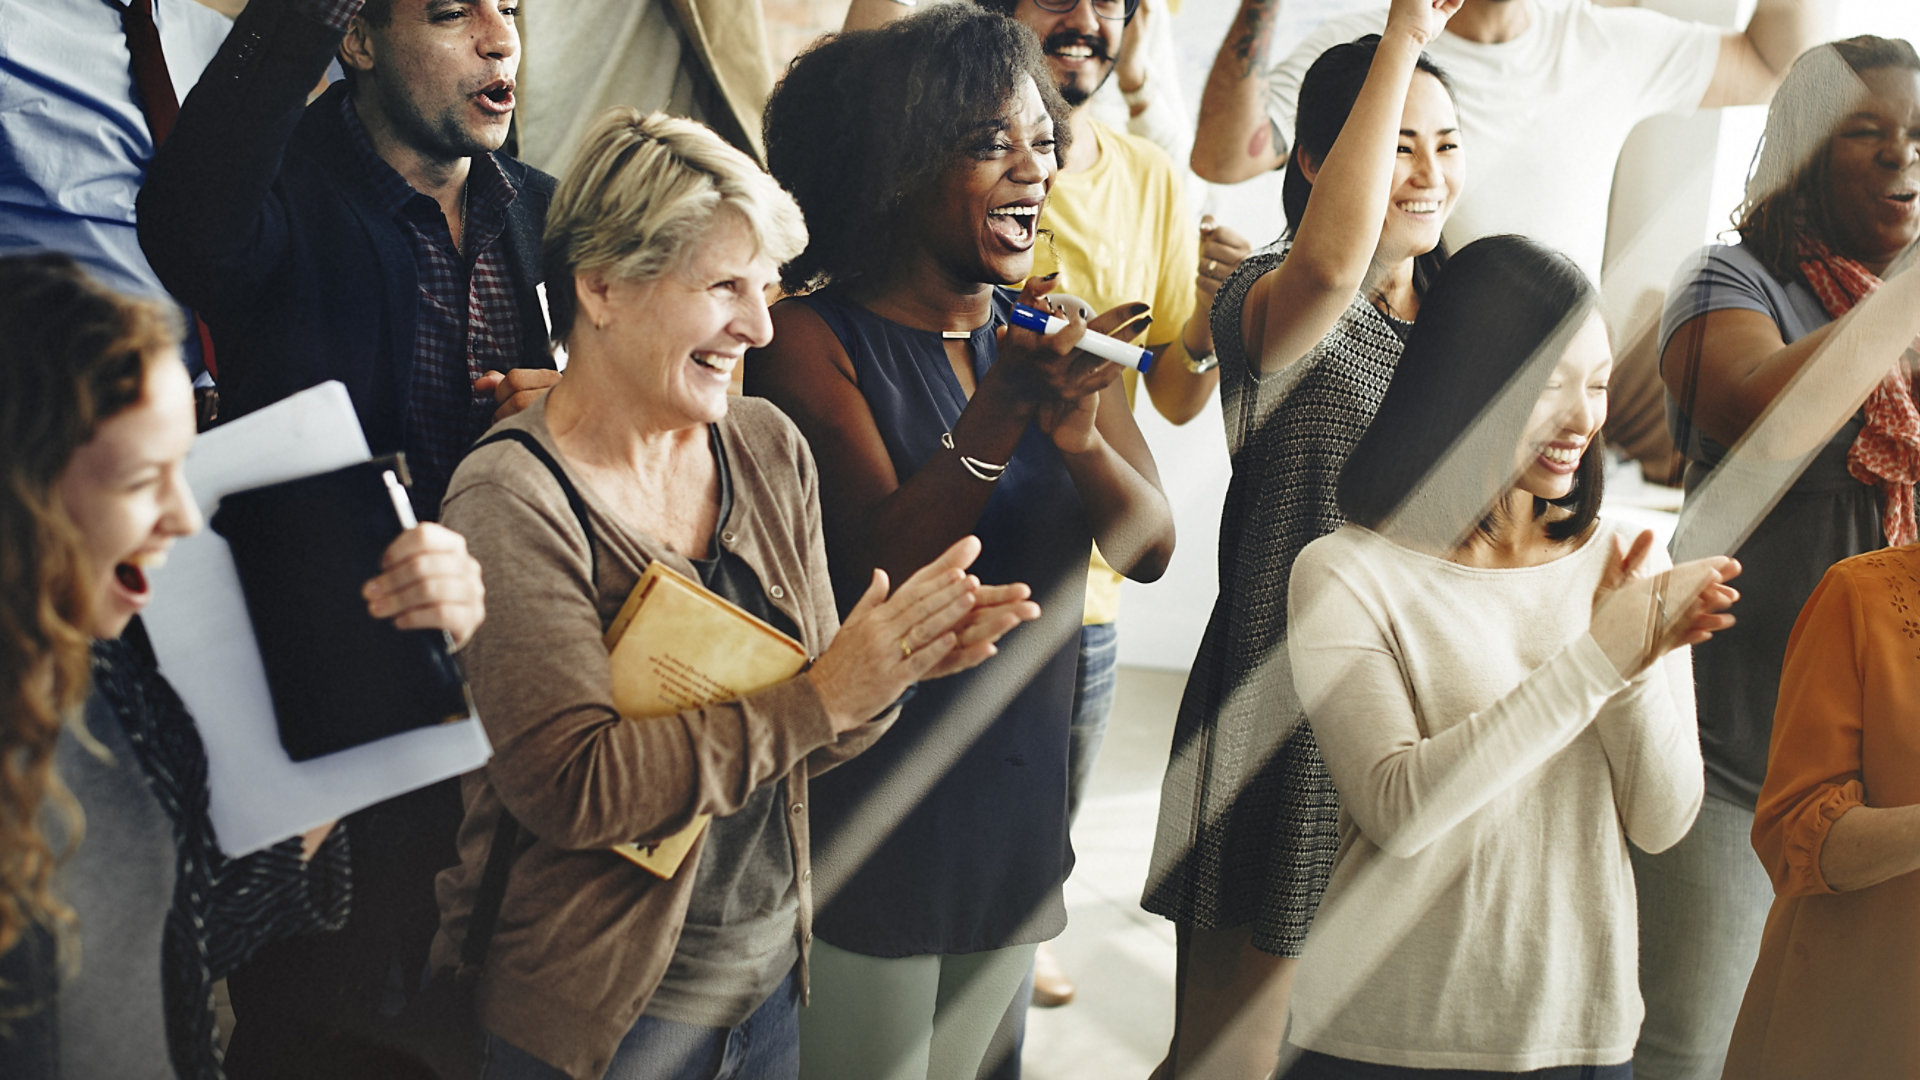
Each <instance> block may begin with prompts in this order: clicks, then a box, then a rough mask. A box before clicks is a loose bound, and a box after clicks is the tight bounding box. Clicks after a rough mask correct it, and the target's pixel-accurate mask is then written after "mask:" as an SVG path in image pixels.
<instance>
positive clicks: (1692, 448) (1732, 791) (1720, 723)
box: [1660, 245, 1892, 809]
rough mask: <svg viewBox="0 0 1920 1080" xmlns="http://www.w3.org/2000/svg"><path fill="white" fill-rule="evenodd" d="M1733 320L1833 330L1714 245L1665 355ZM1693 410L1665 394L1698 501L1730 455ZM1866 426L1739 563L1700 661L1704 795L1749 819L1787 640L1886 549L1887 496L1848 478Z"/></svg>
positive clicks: (1696, 269)
mask: <svg viewBox="0 0 1920 1080" xmlns="http://www.w3.org/2000/svg"><path fill="white" fill-rule="evenodd" d="M1729 309H1743V310H1747V311H1757V312H1759V313H1761V314H1762V315H1765V316H1767V317H1768V318H1769V319H1772V320H1773V323H1774V325H1775V326H1777V327H1779V328H1780V337H1781V340H1783V341H1785V342H1787V343H1788V344H1791V343H1793V342H1795V341H1797V340H1799V339H1800V338H1802V337H1805V336H1806V335H1808V334H1810V333H1812V332H1813V331H1815V330H1818V329H1819V328H1820V327H1822V326H1825V325H1826V324H1827V323H1829V322H1831V321H1832V319H1831V318H1829V317H1828V315H1827V312H1826V309H1825V308H1824V307H1823V306H1821V303H1820V300H1819V298H1818V297H1816V296H1814V294H1813V291H1812V290H1811V289H1809V288H1808V287H1807V285H1806V282H1804V281H1802V280H1801V279H1800V277H1799V276H1798V275H1795V276H1794V278H1793V280H1791V281H1788V282H1782V281H1780V280H1778V279H1777V278H1775V277H1774V276H1773V274H1772V273H1771V272H1769V271H1768V270H1767V268H1766V267H1765V266H1763V265H1761V263H1760V260H1759V259H1757V258H1755V257H1754V256H1753V255H1752V254H1751V253H1749V252H1748V251H1746V250H1745V249H1743V248H1741V247H1738V246H1732V247H1729V246H1723V245H1716V246H1713V247H1709V248H1707V249H1706V250H1705V251H1703V252H1702V253H1701V255H1700V257H1699V258H1698V259H1694V260H1690V261H1689V262H1688V263H1687V264H1686V265H1685V266H1683V267H1681V270H1680V273H1679V275H1678V276H1676V277H1675V279H1674V282H1673V287H1672V288H1671V289H1669V290H1668V292H1667V306H1666V311H1665V312H1664V314H1663V315H1662V317H1661V320H1660V347H1661V350H1662V352H1663V353H1664V352H1665V350H1666V346H1667V342H1668V341H1669V339H1671V338H1672V337H1673V335H1674V333H1675V332H1676V331H1678V330H1679V329H1680V327H1681V326H1682V325H1683V324H1685V323H1686V322H1688V321H1689V320H1691V319H1694V318H1696V317H1698V316H1700V315H1704V314H1706V313H1708V312H1711V311H1724V310H1729ZM1888 363H1889V366H1891V364H1892V360H1891V359H1889V361H1888ZM1676 364H1678V365H1681V366H1680V367H1676V366H1675V365H1676ZM1684 364H1685V358H1684V357H1680V358H1674V359H1672V360H1669V361H1668V362H1667V372H1666V376H1667V385H1668V386H1669V387H1674V386H1679V387H1683V388H1684V387H1685V386H1687V385H1689V380H1688V379H1687V378H1686V372H1685V370H1684ZM1687 405H1688V403H1687V402H1686V401H1683V400H1679V399H1678V398H1676V397H1675V395H1674V394H1673V393H1672V392H1671V391H1669V393H1668V395H1667V422H1668V426H1669V427H1670V428H1671V430H1672V432H1673V440H1674V444H1675V445H1677V446H1678V447H1680V449H1681V452H1682V453H1684V454H1685V455H1686V456H1687V471H1686V479H1685V486H1686V490H1687V492H1688V493H1689V494H1691V493H1692V492H1693V491H1695V490H1697V489H1698V488H1699V487H1700V485H1701V484H1702V483H1704V482H1705V481H1706V479H1707V477H1709V476H1710V475H1712V473H1713V468H1714V466H1715V465H1717V464H1718V463H1719V462H1720V460H1721V459H1722V458H1723V457H1725V456H1726V453H1727V448H1726V447H1724V446H1721V445H1720V444H1719V443H1717V442H1715V441H1714V440H1712V439H1711V438H1708V437H1707V435H1706V434H1705V433H1704V432H1702V431H1700V430H1699V429H1698V428H1695V427H1694V426H1693V424H1692V422H1691V420H1690V419H1689V415H1688V413H1689V410H1688V408H1687ZM1861 422H1862V421H1861V417H1860V416H1859V415H1858V414H1856V415H1855V416H1854V417H1853V418H1851V419H1850V420H1848V421H1847V422H1846V423H1845V424H1844V425H1842V426H1841V428H1840V430H1839V431H1837V432H1835V433H1834V435H1833V437H1832V438H1831V439H1829V440H1828V441H1827V444H1826V446H1825V447H1823V448H1822V449H1821V450H1820V452H1819V453H1818V454H1816V455H1814V457H1813V459H1812V460H1811V462H1810V463H1809V464H1808V465H1807V468H1806V470H1805V471H1804V472H1802V473H1801V474H1800V477H1799V478H1798V479H1797V480H1795V481H1794V482H1793V484H1792V486H1790V487H1789V488H1788V489H1787V491H1786V494H1785V495H1784V496H1782V497H1781V499H1780V502H1779V503H1778V504H1777V505H1776V506H1774V508H1773V509H1772V510H1771V511H1769V512H1768V513H1767V515H1766V517H1765V518H1763V519H1761V521H1760V522H1759V524H1758V525H1756V526H1755V527H1754V530H1753V534H1752V536H1750V537H1749V538H1748V539H1747V541H1746V543H1744V544H1742V545H1741V547H1740V550H1739V551H1737V552H1734V553H1733V554H1734V555H1735V556H1736V557H1738V558H1739V560H1740V563H1741V565H1742V566H1743V567H1744V569H1743V571H1742V573H1741V575H1740V580H1739V582H1738V583H1737V584H1738V585H1739V588H1740V602H1739V603H1738V604H1737V605H1735V606H1734V609H1733V613H1734V615H1735V617H1736V618H1737V619H1738V621H1737V622H1736V623H1735V624H1734V626H1733V628H1732V629H1730V630H1726V631H1722V632H1721V633H1718V634H1715V635H1714V637H1713V640H1712V641H1709V642H1707V643H1706V644H1705V645H1700V646H1697V647H1695V649H1694V651H1693V670H1694V680H1695V683H1696V686H1697V692H1698V695H1699V716H1700V749H1701V752H1702V754H1703V756H1704V757H1705V758H1706V765H1707V794H1709V795H1712V796H1715V797H1716V798H1720V799H1723V800H1725V801H1727V802H1731V803H1734V804H1736V805H1739V806H1743V807H1747V808H1749V809H1751V808H1752V807H1753V805H1754V804H1755V802H1757V801H1758V800H1759V797H1760V782H1761V781H1762V780H1764V779H1765V778H1766V775H1767V744H1768V742H1769V741H1770V740H1771V738H1772V735H1773V707H1774V701H1775V698H1776V697H1777V696H1778V693H1779V684H1780V665H1781V662H1782V661H1783V660H1784V659H1785V657H1786V652H1787V636H1788V634H1789V633H1791V632H1792V630H1793V623H1794V620H1795V619H1797V618H1799V616H1800V608H1801V607H1802V606H1803V605H1804V604H1805V603H1806V602H1807V597H1809V596H1811V595H1813V590H1814V586H1816V585H1818V584H1819V583H1820V578H1821V577H1822V576H1823V575H1825V574H1826V572H1827V568H1828V567H1829V566H1832V565H1833V564H1834V563H1836V562H1839V561H1840V560H1841V559H1845V558H1850V557H1852V556H1854V555H1858V554H1860V553H1862V552H1865V551H1872V550H1874V549H1876V548H1881V547H1885V546H1886V536H1885V533H1884V532H1883V531H1882V530H1881V526H1880V495H1879V492H1878V491H1876V490H1875V489H1874V488H1872V487H1869V486H1868V485H1866V484H1863V483H1861V482H1860V481H1858V480H1855V479H1854V478H1853V476H1852V475H1851V474H1850V473H1848V472H1847V450H1848V449H1849V448H1850V447H1851V446H1852V445H1853V440H1854V437H1855V436H1856V435H1858V434H1859V432H1860V425H1861Z"/></svg>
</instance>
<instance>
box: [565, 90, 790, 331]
mask: <svg viewBox="0 0 1920 1080" xmlns="http://www.w3.org/2000/svg"><path fill="white" fill-rule="evenodd" d="M723 210H724V211H731V212H733V213H735V214H737V215H739V218H740V220H741V221H742V222H744V223H745V224H746V226H747V229H748V231H749V232H751V233H752V234H753V241H754V244H755V246H756V247H757V248H758V250H759V252H760V253H761V254H763V255H766V256H768V257H769V258H771V259H773V261H774V262H775V263H780V264H784V263H786V262H787V261H788V260H790V259H792V258H793V257H794V256H796V255H798V254H800V252H801V251H802V250H804V249H805V248H806V246H807V226H806V222H805V220H804V219H803V218H802V217H801V215H800V207H799V206H798V205H797V204H796V203H795V202H794V201H793V196H791V195H788V194H787V193H786V191H785V190H783V189H782V188H781V187H780V185H779V184H777V183H775V182H774V180H773V178H772V177H770V176H768V175H767V174H766V173H765V172H764V171H762V170H761V168H760V166H759V165H757V164H755V162H754V160H753V159H752V158H750V157H748V156H747V155H745V154H743V153H741V152H740V151H739V150H736V149H734V148H733V147H732V146H729V145H728V144H727V143H726V142H725V141H724V140H722V139H721V138H720V136H718V135H715V134H714V133H713V131H712V130H711V129H709V128H708V127H706V126H705V125H704V124H699V123H696V122H694V121H692V120H686V119H683V118H680V117H676V116H668V115H667V114H665V113H658V112H656V113H645V114H643V113H641V112H640V110H638V109H636V108H633V107H632V106H630V105H618V106H615V107H613V108H611V109H608V110H607V111H606V112H604V113H602V114H601V115H600V118H599V119H598V120H596V121H594V124H593V127H592V128H590V129H589V130H588V131H587V135H586V138H585V139H584V140H582V142H581V144H580V149H579V150H578V151H576V152H575V154H574V156H573V164H572V165H571V166H570V167H569V168H568V169H567V175H566V178H565V179H563V180H562V181H560V187H559V189H558V190H557V191H555V192H554V195H553V204H552V206H550V207H549V208H548V210H547V231H546V236H545V237H544V239H543V240H542V242H541V261H542V264H543V269H544V271H545V274H546V280H547V301H548V304H549V306H550V308H551V316H552V319H553V340H554V341H556V342H564V341H566V340H567V337H568V335H569V334H571V333H572V332H573V320H574V313H575V311H576V310H577V307H578V304H577V301H576V299H575V297H574V291H573V276H574V274H576V273H578V272H581V271H594V270H598V271H601V272H603V273H605V274H607V275H608V276H609V277H614V278H619V279H622V280H627V281H649V280H652V279H654V278H657V277H660V276H661V275H663V274H665V273H667V272H668V271H670V270H672V269H674V268H675V267H678V266H679V265H680V264H681V262H682V260H684V259H685V257H686V254H687V251H688V249H689V248H691V247H692V246H693V245H694V244H695V243H696V242H698V241H699V240H700V238H701V237H703V236H705V235H706V233H707V230H708V229H710V228H712V226H713V224H714V221H715V219H716V217H717V215H718V214H720V213H721V212H722V211H723Z"/></svg>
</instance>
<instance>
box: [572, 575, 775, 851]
mask: <svg viewBox="0 0 1920 1080" xmlns="http://www.w3.org/2000/svg"><path fill="white" fill-rule="evenodd" d="M604 640H605V642H606V645H607V651H608V654H609V656H608V658H609V659H610V660H611V661H612V663H613V704H614V707H615V708H617V709H619V710H620V715H622V716H624V717H626V718H628V719H629V720H633V721H635V722H639V723H644V722H645V721H647V720H648V719H651V718H656V717H662V716H673V715H676V714H678V713H680V712H683V711H685V710H687V709H693V708H698V707H699V706H701V705H711V704H713V703H714V702H716V701H732V700H733V699H735V698H738V697H741V696H743V695H746V694H751V693H753V692H754V691H755V690H764V689H766V688H767V687H769V686H773V685H775V684H777V683H782V682H785V681H787V680H788V679H791V678H793V677H794V676H795V675H798V674H799V673H800V671H801V669H803V668H805V667H806V666H807V650H806V648H805V647H803V646H802V645H801V644H800V643H799V642H797V641H795V640H793V639H792V638H790V637H788V636H787V635H785V634H783V633H781V632H780V631H778V630H776V629H774V628H773V627H771V626H769V625H767V624H766V623H765V622H763V621H761V620H760V619H757V618H755V617H754V616H753V615H751V614H749V613H748V612H746V611H744V610H742V609H741V608H740V607H738V606H736V605H734V604H732V603H729V602H728V601H727V600H726V599H725V598H724V597H722V596H720V595H719V594H718V593H715V592H713V591H711V590H709V589H707V588H706V587H704V586H702V585H701V584H700V583H699V582H697V581H694V580H692V579H690V578H688V577H686V576H685V575H683V574H679V573H676V572H674V571H673V570H672V569H670V568H668V567H667V566H666V565H665V564H664V563H662V562H660V561H659V560H658V559H655V560H654V561H653V563H652V564H650V565H649V566H648V567H647V571H646V573H644V574H642V575H640V580H639V581H638V582H637V583H635V585H634V586H633V591H632V592H631V593H628V594H627V602H626V603H625V604H623V605H621V607H620V614H618V615H616V616H614V620H613V625H611V626H609V627H608V628H607V633H606V637H605V639H604ZM709 820H710V816H709V815H707V814H701V815H699V816H698V817H696V818H694V819H693V821H692V822H690V823H689V824H688V825H687V827H686V828H684V829H682V830H680V831H679V832H677V833H675V834H673V835H672V836H669V837H667V838H666V839H664V840H661V841H660V842H659V843H657V844H651V845H648V846H646V847H641V846H640V845H638V844H618V845H615V847H614V849H613V850H614V851H615V852H617V853H619V854H620V855H622V856H625V857H626V858H628V859H631V860H633V861H634V862H636V863H638V864H640V865H641V866H643V867H645V868H646V869H647V870H649V871H651V872H653V873H654V874H657V875H658V876H660V877H662V878H671V877H673V875H674V874H675V873H676V872H677V871H678V870H679V869H680V864H681V863H682V862H684V861H685V860H686V857H687V852H688V851H689V850H691V849H692V847H693V842H694V841H695V840H697V839H699V838H700V833H701V831H702V830H704V829H705V828H706V827H707V822H708V821H709Z"/></svg>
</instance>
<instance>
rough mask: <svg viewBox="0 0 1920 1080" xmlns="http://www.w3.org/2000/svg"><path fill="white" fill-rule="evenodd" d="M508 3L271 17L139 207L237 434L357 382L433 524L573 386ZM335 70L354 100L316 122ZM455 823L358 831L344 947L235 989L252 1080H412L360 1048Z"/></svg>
mask: <svg viewBox="0 0 1920 1080" xmlns="http://www.w3.org/2000/svg"><path fill="white" fill-rule="evenodd" d="M512 3H513V0H253V2H252V3H250V4H248V6H247V8H246V10H245V11H244V12H243V13H242V14H241V16H240V18H239V19H238V20H237V21H236V23H235V24H234V28H233V31H232V33H231V34H230V35H229V36H228V38H227V40H226V42H225V44H224V45H223V46H222V47H221V49H220V52H219V54H218V55H217V56H216V57H215V58H214V60H213V62H212V63H211V64H209V65H208V67H207V69H206V72H205V74H204V75H203V76H202V78H201V81H200V83H199V84H198V85H196V87H195V88H194V90H193V92H192V93H191V94H190V95H189V96H188V98H187V100H186V101H185V102H184V103H183V105H182V107H181V111H180V116H179V120H178V123H177V125H176V126H175V128H174V131H173V134H172V136H171V137H170V138H169V139H168V140H167V142H166V145H165V146H164V147H163V149H162V150H161V152H160V153H159V154H158V155H157V156H156V158H155V160H154V162H153V165H152V168H151V170H150V171H149V174H148V177H147V182H146V185H145V187H144V188H143V190H142V192H141V195H140V199H139V207H138V208H139V232H140V241H141V246H142V248H143V249H144V250H145V252H146V254H147V257H148V260H149V261H150V262H151V263H152V265H153V267H154V269H155V270H156V271H157V272H158V274H159V276H160V280H161V281H162V282H163V283H164V284H165V285H166V286H167V288H168V289H169V291H171V292H173V293H174V294H175V295H176V296H179V297H181V298H182V299H183V300H185V301H186V302H187V303H190V304H191V305H192V306H193V307H194V308H195V309H197V310H198V311H199V312H201V314H202V315H203V316H204V318H205V319H206V322H207V325H208V327H209V329H210V330H211V332H212V335H213V339H214V345H215V348H216V351H217V354H218V356H219V357H220V391H221V408H222V412H223V413H225V414H226V415H229V416H232V415H239V414H243V413H246V412H249V411H251V410H254V409H258V408H261V407H262V406H265V405H268V404H271V403H272V402H274V401H278V400H280V399H281V398H284V397H286V396H287V395H289V394H292V393H294V392H296V391H298V390H301V389H304V388H306V387H308V386H312V385H314V384H316V383H319V382H323V381H325V380H328V379H337V380H339V381H341V382H342V383H344V384H346V387H347V390H348V392H349V394H350V395H351V396H352V398H353V404H354V409H355V411H356V412H357V413H358V414H359V417H360V423H361V426H362V427H363V428H364V429H365V431H366V435H367V441H368V443H369V444H370V445H371V447H372V449H373V451H374V452H375V453H376V454H380V453H389V452H392V451H396V450H404V451H406V453H407V457H408V460H409V463H410V465H411V469H412V473H413V479H414V490H413V497H414V501H415V503H416V505H417V506H418V508H419V512H420V516H421V517H422V518H431V517H436V516H437V515H438V510H439V503H440V498H441V495H442V493H443V492H444V491H445V490H446V484H447V480H448V479H449V478H450V477H451V476H452V473H453V470H454V467H455V466H456V465H457V464H458V463H459V460H460V457H461V456H462V455H463V454H464V453H465V452H466V448H467V446H468V445H469V444H470V443H471V442H472V441H473V439H474V438H475V437H476V436H478V435H479V434H480V433H481V432H483V431H484V430H485V429H486V427H487V425H488V424H489V423H490V422H491V421H492V420H493V419H494V417H495V415H496V412H498V414H500V415H504V414H505V413H508V412H512V411H515V410H517V409H518V408H520V407H522V406H524V405H525V404H527V403H528V402H529V401H530V400H531V399H532V397H533V396H534V395H536V394H538V393H540V392H543V391H544V390H545V388H546V387H547V386H549V385H551V384H552V383H553V381H554V380H555V379H557V378H558V377H559V376H558V373H557V372H556V371H554V370H553V368H554V363H553V359H552V355H551V351H550V349H549V346H548V340H547V327H546V322H545V316H544V314H543V312H542V306H541V303H540V300H539V297H538V295H537V294H536V291H535V289H536V286H537V285H538V284H539V282H540V280H541V272H540V234H541V230H542V228H543V226H544V224H545V219H546V209H547V203H548V200H549V199H550V197H551V195H552V192H553V186H554V181H553V178H552V177H550V176H547V175H545V174H543V173H540V172H539V171H537V170H535V169H532V168H529V167H527V166H525V165H522V164H521V163H519V162H518V161H515V160H514V159H513V158H511V157H509V156H507V155H505V154H503V153H500V152H498V151H499V148H500V146H501V145H502V144H503V143H504V142H505V140H506V138H507V132H508V126H509V122H510V120H511V117H512V114H513V107H514V76H515V74H516V73H517V71H518V68H519V62H520V41H519V33H518V30H517V29H516V27H515V24H514V19H515V10H514V8H513V6H512ZM336 56H337V57H338V58H339V60H340V63H341V66H342V68H343V69H344V70H345V71H346V72H347V79H346V80H345V81H344V82H342V83H336V84H334V85H333V86H332V87H331V88H329V89H328V90H327V91H326V92H325V93H323V94H321V95H320V96H319V98H318V99H317V100H315V101H313V103H312V104H311V105H309V104H308V103H307V98H308V94H309V92H310V91H311V89H312V88H313V86H314V85H315V83H316V82H317V81H319V79H320V78H321V77H322V74H323V72H324V71H325V69H326V68H327V65H328V63H329V61H330V60H332V59H333V58H335V57H336ZM459 820H460V806H459V796H458V790H457V788H454V787H452V786H451V784H446V785H438V786H436V787H434V788H428V789H425V790H423V791H419V792H415V793H413V794H412V795H408V796H403V797H402V798H400V799H396V800H393V801H391V802H388V803H384V804H381V805H379V806H375V807H371V808H369V809H367V810H364V811H361V812H359V813H357V814H354V815H352V816H351V817H350V818H348V820H347V828H348V837H349V840H350V848H351V852H352V880H353V900H352V904H353V911H352V915H351V918H350V920H349V922H348V925H347V927H346V929H345V930H343V931H341V932H340V933H338V934H326V935H320V936H316V937H312V938H305V939H295V940H290V941H286V942H282V943H280V944H279V945H277V946H275V947H273V948H271V949H269V950H267V951H266V952H263V953H262V954H261V955H260V956H259V957H257V958H256V959H255V961H254V962H253V963H252V964H250V965H249V966H247V967H245V968H242V969H241V970H240V971H238V972H235V973H234V975H233V977H232V979H231V986H232V990H233V998H234V1007H235V1012H236V1016H237V1018H238V1024H237V1027H236V1030H235V1034H234V1040H233V1044H232V1046H231V1048H230V1050H229V1057H228V1061H227V1069H228V1072H229V1074H230V1075H231V1076H233V1077H235V1078H236V1080H242V1078H245V1077H262V1076H266V1077H282V1076H354V1077H363V1076H386V1075H394V1074H395V1068H396V1067H395V1066H394V1065H393V1064H392V1062H390V1061H386V1060H383V1059H381V1058H380V1057H378V1056H377V1055H378V1053H379V1051H377V1050H376V1049H374V1048H373V1047H371V1046H369V1045H367V1044H366V1042H365V1041H364V1040H358V1041H356V1040H352V1039H349V1038H347V1037H346V1035H345V1033H346V1032H349V1031H364V1030H365V1027H366V1024H367V1022H368V1021H369V1018H370V1017H371V1016H373V1014H375V1013H380V1012H391V1011H392V1010H393V1009H394V1008H396V1007H397V1005H398V1003H399V1002H400V1001H401V1000H403V999H404V995H405V994H406V993H408V992H410V991H411V990H412V989H413V986H412V982H413V980H414V979H415V978H416V976H417V975H418V973H419V972H421V971H422V970H423V969H424V967H425V960H426V949H427V946H428V943H429V941H430V939H431V938H432V935H433V931H434V929H435V927H436V926H437V924H438V919H439V914H438V909H437V908H436V906H435V904H434V899H433V892H432V874H433V872H434V871H435V870H437V869H438V868H440V867H444V866H447V865H450V864H451V863H452V862H453V861H454V850H453V844H452V841H453V836H454V831H455V829H456V828H457V826H458V823H459ZM356 1047H358V1049H356Z"/></svg>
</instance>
